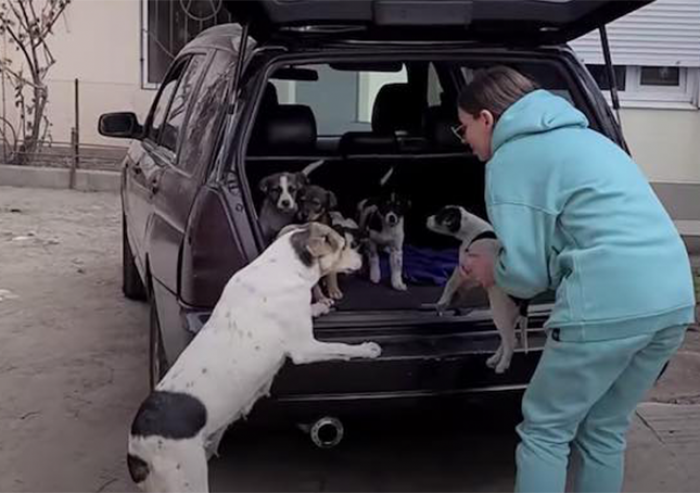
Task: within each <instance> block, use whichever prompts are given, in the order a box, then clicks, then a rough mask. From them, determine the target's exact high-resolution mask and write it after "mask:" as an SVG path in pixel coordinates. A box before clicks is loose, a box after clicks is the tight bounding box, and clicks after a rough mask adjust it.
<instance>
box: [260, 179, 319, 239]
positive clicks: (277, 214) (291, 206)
mask: <svg viewBox="0 0 700 493" xmlns="http://www.w3.org/2000/svg"><path fill="white" fill-rule="evenodd" d="M307 184H308V180H307V178H306V174H304V173H303V172H300V173H288V172H286V171H284V172H281V173H275V174H273V175H270V176H266V177H265V178H263V179H262V180H260V183H259V185H258V188H259V189H260V191H261V192H262V193H263V194H264V195H265V198H264V199H263V203H262V207H261V208H260V214H259V217H260V227H261V229H262V233H263V237H264V238H265V242H266V243H267V244H269V243H271V242H272V240H274V239H275V237H276V236H277V235H278V234H279V232H280V231H281V230H282V228H284V227H285V226H287V225H288V224H292V223H293V222H294V219H295V217H296V214H297V211H298V210H299V206H298V203H297V195H298V194H299V191H300V190H302V189H303V188H304V187H305V186H306V185H307Z"/></svg>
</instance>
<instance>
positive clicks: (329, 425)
mask: <svg viewBox="0 0 700 493" xmlns="http://www.w3.org/2000/svg"><path fill="white" fill-rule="evenodd" d="M344 434H345V429H344V428H343V423H342V422H341V421H340V420H339V419H338V418H333V417H331V416H326V417H323V418H321V419H319V420H317V421H316V422H314V423H313V424H312V425H311V428H309V436H310V437H311V441H312V442H313V443H314V445H316V446H317V447H318V448H322V449H330V448H333V447H336V446H337V445H338V444H339V443H340V442H341V441H342V440H343V435H344Z"/></svg>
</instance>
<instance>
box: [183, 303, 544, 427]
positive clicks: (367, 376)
mask: <svg viewBox="0 0 700 493" xmlns="http://www.w3.org/2000/svg"><path fill="white" fill-rule="evenodd" d="M484 315H485V314H484V313H472V314H470V315H468V316H466V317H461V318H456V317H447V318H446V319H444V320H438V321H435V319H434V318H432V320H433V321H432V322H430V321H429V320H431V318H428V317H426V318H425V320H424V323H421V320H420V317H418V318H416V317H415V316H414V318H413V323H412V324H401V325H394V326H392V324H391V323H388V322H387V323H384V324H379V325H378V324H377V323H376V320H377V318H376V317H375V319H374V320H375V322H373V323H369V322H367V323H365V324H364V326H363V324H362V323H360V322H359V321H358V320H356V321H355V322H353V323H352V325H350V326H348V325H345V324H346V323H348V320H342V319H338V318H336V319H335V322H332V321H331V322H329V323H326V324H323V325H321V326H320V327H317V328H316V329H315V335H316V338H317V339H318V340H321V341H326V342H345V343H348V344H355V343H360V342H364V341H375V342H377V343H378V344H380V345H381V346H382V355H381V356H380V357H379V358H377V359H375V360H360V359H358V360H351V361H332V362H323V363H312V364H307V365H294V364H293V363H292V362H291V361H288V362H287V363H286V364H285V366H284V367H283V368H282V370H281V371H280V373H279V374H278V375H277V377H276V379H275V382H274V384H273V386H272V389H271V393H270V397H269V398H266V399H262V400H261V401H260V402H259V403H258V404H257V405H256V407H255V411H254V412H253V416H252V417H253V418H256V419H257V418H263V419H271V420H275V421H277V420H292V421H296V422H303V421H309V420H314V419H316V418H318V417H319V416H325V415H334V416H343V417H345V416H349V415H372V414H374V413H381V412H383V411H388V412H395V411H397V410H402V411H406V410H411V409H420V408H422V407H424V406H432V405H434V403H436V402H439V401H444V400H449V401H460V402H469V401H473V400H483V399H488V400H490V399H493V398H494V397H496V396H499V397H501V396H503V395H506V394H507V395H516V396H519V395H520V394H522V392H523V391H524V389H525V387H526V385H527V383H528V382H529V380H530V378H531V377H532V374H533V372H534V370H535V368H536V366H537V363H538V361H539V357H540V355H541V351H542V348H543V346H544V342H545V340H546V335H545V333H544V331H543V330H542V329H541V327H542V323H543V321H544V316H542V314H537V313H536V314H535V315H534V316H533V315H531V319H530V330H529V332H528V333H529V335H528V343H529V344H528V345H529V349H528V351H527V352H526V351H524V350H523V349H522V348H518V349H516V353H515V355H514V357H513V360H512V362H511V367H510V369H509V370H507V371H506V372H505V373H503V374H500V375H499V374H496V373H495V372H494V370H493V369H491V368H488V367H487V366H486V360H487V359H488V358H489V357H490V356H491V355H492V354H493V353H494V352H495V351H496V349H497V348H498V344H499V337H498V333H497V332H496V331H495V328H494V327H493V325H492V324H491V322H490V319H489V317H488V316H484ZM486 315H488V314H486ZM207 318H208V314H203V313H195V312H192V313H190V314H189V315H188V316H187V317H186V319H187V320H188V330H191V331H193V332H196V331H197V330H198V329H199V328H200V327H201V326H202V325H203V323H204V322H205V321H206V319H207ZM399 319H400V317H396V316H394V317H392V318H391V320H392V321H393V322H394V323H395V324H396V323H398V321H399ZM454 320H459V321H454ZM343 325H345V326H344V327H343Z"/></svg>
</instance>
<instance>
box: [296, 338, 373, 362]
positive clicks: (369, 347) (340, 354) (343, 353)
mask: <svg viewBox="0 0 700 493" xmlns="http://www.w3.org/2000/svg"><path fill="white" fill-rule="evenodd" d="M288 354H289V357H290V358H291V359H292V362H293V363H294V364H295V365H305V364H307V363H318V362H321V361H333V360H344V361H347V360H349V359H351V358H369V359H373V358H377V357H378V356H379V355H380V354H382V348H381V347H380V346H379V344H377V343H375V342H363V343H361V344H344V343H341V342H319V341H316V340H312V341H310V342H308V343H305V344H304V343H301V344H299V345H298V346H297V347H295V348H293V349H291V350H290V351H289V353H288Z"/></svg>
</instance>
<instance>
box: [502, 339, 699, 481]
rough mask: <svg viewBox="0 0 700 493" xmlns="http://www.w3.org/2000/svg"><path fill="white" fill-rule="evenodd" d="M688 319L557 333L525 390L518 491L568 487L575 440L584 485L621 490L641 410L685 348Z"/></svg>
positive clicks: (518, 455) (579, 478)
mask: <svg viewBox="0 0 700 493" xmlns="http://www.w3.org/2000/svg"><path fill="white" fill-rule="evenodd" d="M685 330H686V327H685V326H674V327H669V328H666V329H663V330H660V331H659V332H656V333H653V334H645V335H640V336H634V337H629V338H625V339H615V340H608V341H596V342H564V341H557V340H555V339H553V338H552V335H551V334H550V337H549V339H548V340H547V344H546V346H545V349H544V353H543V354H542V359H541V360H540V363H539V365H538V367H537V370H536V371H535V374H534V376H533V378H532V380H531V382H530V385H529V387H528V389H527V391H526V392H525V396H524V397H523V418H524V419H523V422H522V423H521V424H520V425H519V426H518V428H517V431H518V434H519V435H520V439H521V442H520V445H518V449H517V452H516V462H517V468H518V472H517V478H516V487H515V489H516V491H517V492H563V491H564V488H565V485H566V473H567V466H568V463H569V453H570V450H571V446H572V445H573V448H574V450H575V452H576V455H577V458H578V459H579V461H580V462H579V463H578V464H577V465H578V466H579V467H578V472H577V475H576V476H577V477H576V478H575V483H574V484H575V490H576V491H578V492H618V491H620V490H621V489H622V480H623V476H624V453H625V445H626V441H625V435H626V433H627V429H628V428H629V425H630V421H631V417H632V415H633V413H634V410H635V408H636V406H637V404H639V403H640V402H641V401H642V399H643V398H644V396H645V395H646V393H647V392H648V391H649V390H650V389H651V387H652V386H653V385H654V382H655V381H656V379H657V378H658V376H659V374H660V372H661V370H662V368H663V366H664V364H665V363H666V362H668V360H669V359H670V358H671V356H672V355H673V354H674V353H675V352H676V351H677V350H678V348H679V347H680V345H681V343H682V342H683V337H684V335H685Z"/></svg>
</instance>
